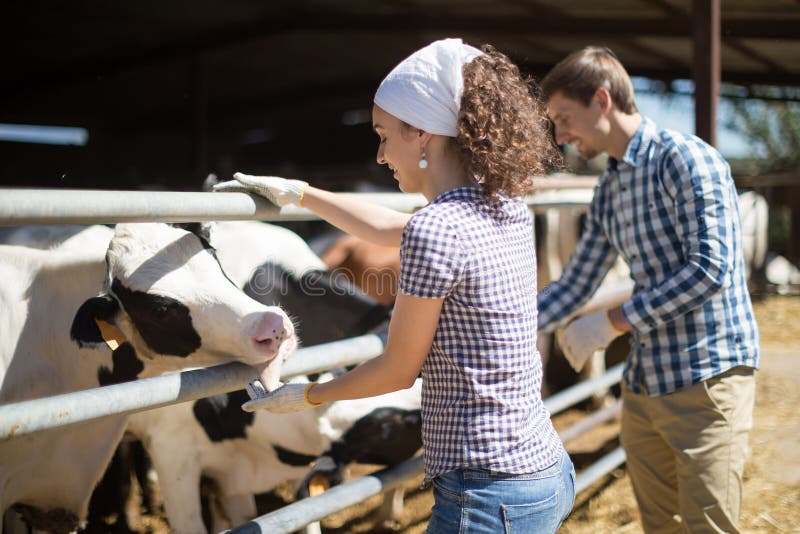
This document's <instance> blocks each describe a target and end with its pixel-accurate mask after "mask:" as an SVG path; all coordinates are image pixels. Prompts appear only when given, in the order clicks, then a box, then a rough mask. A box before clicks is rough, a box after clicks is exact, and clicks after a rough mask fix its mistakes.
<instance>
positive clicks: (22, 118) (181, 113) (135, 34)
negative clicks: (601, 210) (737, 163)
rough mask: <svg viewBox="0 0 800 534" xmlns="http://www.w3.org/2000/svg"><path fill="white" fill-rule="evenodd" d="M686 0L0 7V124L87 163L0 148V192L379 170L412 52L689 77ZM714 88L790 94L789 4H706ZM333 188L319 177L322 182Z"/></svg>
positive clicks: (796, 23)
mask: <svg viewBox="0 0 800 534" xmlns="http://www.w3.org/2000/svg"><path fill="white" fill-rule="evenodd" d="M692 4H693V2H692V0H570V1H569V2H562V1H558V0H496V1H487V0H426V1H421V0H416V1H415V0H372V1H364V0H361V1H357V0H344V1H337V2H331V1H330V0H293V1H289V0H273V1H270V2H262V1H257V0H227V1H225V2H213V1H209V0H194V1H191V2H186V1H170V2H155V1H152V0H142V1H138V2H108V1H99V0H84V1H80V2H65V1H55V2H53V1H44V0H28V1H18V0H12V1H10V2H6V3H5V4H4V12H5V13H4V16H3V17H2V19H3V21H2V22H1V23H0V27H2V30H3V31H2V32H0V39H1V40H2V43H3V46H1V47H0V64H2V69H0V122H4V123H21V124H57V125H67V126H81V127H84V128H86V129H87V130H88V132H89V143H88V144H87V145H86V147H81V148H77V147H68V148H58V149H54V148H52V147H49V148H47V149H45V148H44V147H30V146H27V145H20V144H18V143H7V142H0V180H2V183H1V184H0V185H22V184H28V185H74V186H81V187H86V186H91V187H99V186H103V185H105V186H112V185H113V186H118V187H134V186H136V185H138V184H140V183H157V184H162V185H165V186H166V187H170V188H182V187H183V188H188V187H191V184H194V183H196V182H197V180H199V179H201V178H202V175H203V174H204V173H205V172H206V171H216V172H218V173H221V174H226V173H228V172H231V171H233V170H236V169H237V168H247V169H249V170H252V171H254V172H276V173H277V172H282V173H284V174H304V173H310V172H318V173H322V174H324V175H328V176H331V177H334V176H336V175H337V174H338V175H343V174H345V173H350V174H352V173H354V172H355V173H358V172H362V173H364V174H365V175H368V174H370V173H375V172H378V171H376V169H375V164H374V158H373V150H374V141H373V139H372V137H373V135H374V134H372V132H370V130H369V127H368V126H367V125H366V124H365V123H364V121H365V115H364V113H365V110H368V109H369V106H370V102H371V98H372V94H373V92H374V90H375V88H376V87H377V84H378V82H379V81H380V79H381V78H382V77H383V75H385V74H386V72H387V71H388V70H389V69H390V68H391V67H392V66H393V65H394V64H396V63H397V62H398V61H399V60H400V59H402V58H403V57H405V56H406V55H408V54H409V53H410V52H411V51H413V50H415V49H416V48H418V47H419V46H421V45H423V44H425V43H427V42H430V41H432V40H434V39H437V38H442V37H446V36H460V37H463V38H464V39H465V40H466V41H468V42H470V43H472V44H481V43H484V42H489V43H492V44H493V45H495V46H496V47H497V48H499V49H500V50H502V51H504V52H506V53H508V54H509V55H510V56H511V57H512V58H513V59H515V60H516V61H517V62H519V63H520V65H521V66H522V67H523V69H524V70H526V71H528V72H530V73H532V74H534V75H537V76H541V75H543V74H544V73H545V72H546V71H547V70H548V69H549V68H550V67H552V65H553V64H555V63H556V62H557V61H558V60H560V59H561V58H563V57H564V56H565V55H566V54H567V53H569V52H571V51H573V50H575V49H577V48H580V47H582V46H585V45H587V44H602V45H607V46H609V47H611V48H612V49H613V50H614V51H615V52H616V53H617V54H618V56H619V57H620V59H621V60H622V62H623V63H624V64H625V65H626V67H627V68H628V70H629V71H630V73H631V74H632V75H641V76H647V77H650V78H655V79H660V80H665V81H672V80H674V79H679V78H680V79H687V78H691V72H692V17H691V14H692ZM721 36H722V43H721V54H720V59H721V78H722V81H723V82H732V83H737V84H743V85H749V84H778V85H791V86H798V85H800V2H799V1H797V0H724V1H722V2H721ZM332 179H333V178H332Z"/></svg>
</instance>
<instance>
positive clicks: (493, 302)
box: [399, 187, 563, 480]
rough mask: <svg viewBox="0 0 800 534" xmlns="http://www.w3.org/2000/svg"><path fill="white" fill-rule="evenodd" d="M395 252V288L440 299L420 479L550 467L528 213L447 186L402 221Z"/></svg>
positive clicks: (428, 366)
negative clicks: (454, 472) (477, 471)
mask: <svg viewBox="0 0 800 534" xmlns="http://www.w3.org/2000/svg"><path fill="white" fill-rule="evenodd" d="M400 255H401V256H400V258H401V261H400V265H401V267H400V277H399V288H400V291H402V292H403V293H404V294H407V295H413V296H417V297H423V298H442V299H444V303H443V305H442V313H441V316H440V319H439V326H438V328H437V330H436V334H435V336H434V340H433V344H432V346H431V349H430V352H429V354H428V357H427V358H426V360H425V363H424V365H423V367H422V376H423V381H422V442H423V448H424V454H425V473H426V480H430V479H432V478H434V477H436V476H437V475H440V474H442V473H446V472H448V471H451V470H453V469H458V468H462V467H477V468H483V469H489V470H492V471H497V472H501V473H514V474H523V473H532V472H536V471H539V470H541V469H544V468H546V467H549V466H551V465H553V464H554V463H555V462H556V461H558V459H559V458H560V457H561V454H562V450H563V449H562V445H561V441H560V440H559V438H558V436H557V434H556V433H555V430H554V429H553V426H552V424H551V422H550V414H549V413H548V412H547V410H546V409H545V407H544V404H543V403H542V399H541V385H542V362H541V358H540V357H539V353H538V351H537V350H536V307H535V302H536V261H535V252H534V248H533V235H532V226H531V216H530V213H529V212H528V208H527V206H526V205H525V204H524V203H523V202H522V201H519V200H507V199H502V200H501V201H500V202H499V203H498V204H490V203H488V202H487V200H486V198H485V196H484V195H483V194H482V193H481V191H480V190H479V189H475V188H469V187H462V188H456V189H452V190H450V191H447V192H446V193H443V194H442V195H440V196H438V197H437V198H435V199H434V200H433V201H431V203H430V204H428V205H427V206H425V207H424V208H422V209H421V210H419V211H418V212H417V213H415V214H414V215H413V216H412V217H411V220H409V222H408V223H407V225H406V227H405V230H404V232H403V239H402V245H401V249H400Z"/></svg>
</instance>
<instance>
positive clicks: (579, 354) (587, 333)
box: [556, 310, 622, 371]
mask: <svg viewBox="0 0 800 534" xmlns="http://www.w3.org/2000/svg"><path fill="white" fill-rule="evenodd" d="M620 335H622V332H621V331H619V330H617V329H616V328H614V326H613V325H612V324H611V321H610V320H609V318H608V313H607V312H606V310H602V311H599V312H596V313H590V314H589V315H584V316H583V317H579V318H577V319H575V320H573V321H572V322H570V323H569V324H568V325H567V326H565V327H564V328H562V329H559V330H558V331H557V332H556V339H558V344H559V345H560V346H561V350H562V351H563V352H564V356H565V357H566V358H567V361H568V362H569V364H570V365H571V366H572V368H573V369H575V371H580V370H581V369H583V366H584V365H585V364H586V360H588V359H589V358H590V357H591V356H592V354H594V353H595V351H598V350H605V348H606V347H608V345H609V343H611V342H612V341H613V340H614V339H616V338H617V337H619V336H620Z"/></svg>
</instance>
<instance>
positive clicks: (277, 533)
mask: <svg viewBox="0 0 800 534" xmlns="http://www.w3.org/2000/svg"><path fill="white" fill-rule="evenodd" d="M620 376H621V367H620V366H616V367H613V368H611V369H609V370H608V371H606V373H605V374H604V375H602V376H601V377H598V378H596V379H593V380H590V381H588V382H584V383H581V384H577V385H575V386H572V387H570V388H567V389H565V390H564V391H562V392H560V393H558V394H556V395H553V396H551V397H548V398H547V399H545V401H544V404H545V407H546V408H547V409H548V411H549V412H550V413H551V414H556V413H558V412H561V411H563V410H564V409H566V408H568V407H569V406H571V405H572V404H575V403H577V402H580V401H582V400H584V399H586V398H589V397H590V396H591V395H592V394H594V393H596V392H598V391H602V390H603V389H605V388H607V387H608V386H609V385H610V384H614V383H615V382H619V379H620ZM552 399H555V401H553V400H552ZM567 399H568V400H569V401H570V403H569V404H568V403H567V402H566V400H567ZM604 417H607V414H604ZM619 450H621V449H619ZM624 461H625V454H624V452H623V453H622V457H621V459H620V454H619V452H618V451H614V452H612V453H610V454H609V455H607V456H604V457H603V458H601V459H600V460H598V462H596V463H595V464H592V465H591V466H590V467H589V468H587V469H586V470H585V471H583V472H581V474H580V475H578V477H577V479H576V493H578V492H579V491H583V489H585V488H586V487H588V486H590V485H591V484H593V483H594V482H595V481H596V480H598V479H599V478H600V477H602V476H604V475H605V474H606V473H608V472H610V471H611V470H613V469H615V468H616V467H617V466H618V465H620V464H621V463H622V462H624ZM422 471H423V465H422V459H421V458H420V457H417V458H413V459H411V460H408V461H406V462H403V463H402V464H400V465H397V466H395V467H393V468H390V469H383V470H381V471H378V472H377V473H374V474H372V475H367V476H363V477H359V478H357V479H355V480H353V481H350V482H346V483H344V484H341V485H339V486H336V487H335V488H332V489H330V490H328V491H326V492H325V493H323V494H321V495H317V496H315V497H308V498H306V499H303V500H301V501H297V502H295V503H292V504H289V505H287V506H284V507H282V508H280V509H278V510H275V511H274V512H271V513H269V514H266V515H263V516H260V517H257V518H255V519H253V520H252V521H250V522H248V523H246V524H244V525H241V526H239V527H236V528H233V529H231V530H229V531H227V532H230V533H231V534H256V533H269V534H288V533H290V532H294V531H296V530H298V529H300V528H302V527H304V526H305V525H307V524H309V523H313V522H314V521H319V520H320V519H322V518H324V517H326V516H328V515H330V514H333V513H336V512H338V511H340V510H343V509H344V508H347V507H348V506H351V505H353V504H356V503H359V502H361V501H363V500H364V499H368V498H369V497H372V496H374V495H378V494H379V493H383V492H386V491H389V490H391V489H393V488H395V487H397V486H399V485H400V484H403V483H405V482H406V481H408V480H410V479H412V478H414V477H416V476H419V475H420V474H421V473H422ZM334 492H335V493H334Z"/></svg>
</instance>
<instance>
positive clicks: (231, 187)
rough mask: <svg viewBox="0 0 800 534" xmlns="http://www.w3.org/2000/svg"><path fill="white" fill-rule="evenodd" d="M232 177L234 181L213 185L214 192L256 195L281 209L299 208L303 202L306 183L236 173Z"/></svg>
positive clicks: (275, 177) (276, 177)
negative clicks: (293, 206) (289, 206)
mask: <svg viewBox="0 0 800 534" xmlns="http://www.w3.org/2000/svg"><path fill="white" fill-rule="evenodd" d="M233 177H234V180H230V181H227V182H220V183H218V184H217V185H215V186H214V187H213V189H214V191H215V192H217V191H237V192H242V191H243V192H248V193H256V194H258V195H261V196H262V197H265V198H266V199H267V200H269V201H270V202H272V203H273V204H275V205H277V206H281V207H283V206H286V205H287V204H296V205H298V206H299V205H300V203H301V202H302V200H303V192H304V191H305V190H306V188H307V187H308V183H306V182H303V181H302V180H287V179H286V178H280V177H278V176H252V175H250V174H242V173H241V172H237V173H236V174H234V175H233Z"/></svg>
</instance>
